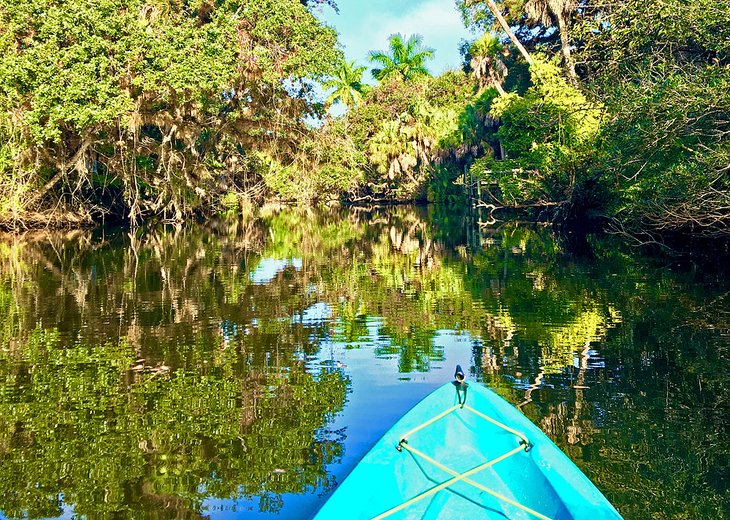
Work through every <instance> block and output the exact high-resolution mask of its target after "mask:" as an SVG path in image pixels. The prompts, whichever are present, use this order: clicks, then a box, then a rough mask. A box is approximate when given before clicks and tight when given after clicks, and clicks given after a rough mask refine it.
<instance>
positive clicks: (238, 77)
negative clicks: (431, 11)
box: [0, 0, 730, 237]
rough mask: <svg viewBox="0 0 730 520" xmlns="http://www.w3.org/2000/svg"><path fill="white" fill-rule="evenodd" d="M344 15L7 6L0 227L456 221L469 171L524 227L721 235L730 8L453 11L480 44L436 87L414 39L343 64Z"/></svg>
mask: <svg viewBox="0 0 730 520" xmlns="http://www.w3.org/2000/svg"><path fill="white" fill-rule="evenodd" d="M336 8H337V6H336V5H335V3H334V2H333V1H331V0H301V1H300V0H66V1H64V2H60V1H58V0H20V1H18V0H13V1H9V0H0V27H1V29H0V56H1V57H0V90H1V93H0V104H1V106H0V170H2V173H1V175H2V177H1V179H2V180H1V181H0V221H1V222H2V225H3V226H4V227H6V228H13V227H16V228H17V227H25V226H31V225H36V224H48V223H51V224H54V225H81V224H87V223H92V222H100V221H102V220H122V219H124V220H127V221H129V222H130V223H131V224H132V225H134V224H136V223H139V222H141V221H142V220H144V219H149V218H159V219H163V220H181V219H184V218H186V217H188V216H190V215H193V214H198V213H204V214H211V213H216V212H234V213H235V212H239V211H245V210H246V209H247V208H251V207H253V206H256V205H257V204H259V203H260V202H261V201H262V200H264V199H270V198H278V199H281V200H285V201H296V202H300V203H304V202H307V203H308V202H331V201H337V202H362V201H391V202H406V201H425V200H430V201H434V202H444V203H450V204H463V201H464V197H463V188H464V179H465V175H464V172H465V170H468V171H469V173H470V175H469V176H466V177H469V178H472V177H473V178H481V179H484V180H486V181H487V182H488V183H489V186H490V189H489V191H488V195H489V197H488V198H489V200H486V201H485V202H486V203H489V204H492V205H493V206H495V207H496V208H505V207H507V208H516V209H521V210H525V211H527V212H532V216H533V217H535V218H536V217H538V216H541V218H549V219H551V220H554V221H570V220H573V221H574V220H579V221H584V220H586V219H594V218H598V219H600V220H601V221H603V222H605V223H608V224H609V225H612V226H614V227H616V228H618V229H622V230H625V231H628V232H631V233H633V234H635V235H637V236H638V235H640V234H642V233H651V234H652V235H653V236H656V235H657V234H662V233H681V234H688V235H695V236H710V237H716V236H723V235H724V236H727V235H728V222H729V221H730V195H728V183H729V181H728V171H729V170H730V3H728V0H713V1H710V0H695V1H694V2H691V3H687V2H682V1H680V0H665V1H662V2H641V1H638V0H619V1H611V2H608V1H604V0H596V1H593V2H586V1H584V0H575V1H574V0H527V1H525V0H502V1H500V2H498V1H496V0H458V1H457V5H456V7H455V8H458V9H460V10H461V12H462V14H463V18H464V22H465V23H466V24H467V26H469V27H471V28H473V29H474V34H475V35H476V36H475V39H474V41H471V42H464V44H463V48H462V54H463V57H464V60H463V64H462V67H461V68H460V69H458V70H452V71H448V72H446V73H444V74H442V75H440V76H436V77H434V76H432V75H431V74H430V72H429V67H428V62H429V59H430V58H431V57H432V55H433V50H432V49H430V48H429V47H428V42H425V41H422V39H421V38H420V37H419V36H418V35H393V36H392V37H391V40H390V48H389V49H379V50H378V49H374V50H373V51H372V52H371V54H370V56H368V57H362V59H363V63H362V64H359V63H357V62H353V61H348V60H346V59H345V57H344V54H343V52H342V50H341V49H340V47H339V45H338V41H337V34H336V32H335V30H334V29H332V28H331V27H328V26H326V25H325V24H324V23H323V22H321V21H320V20H319V19H318V18H317V16H316V14H317V13H316V11H317V10H318V9H336ZM479 35H481V36H479ZM367 67H372V69H373V70H372V75H373V77H374V78H375V81H376V83H375V84H374V85H369V84H368V83H367V82H366V81H365V79H364V78H363V73H364V72H365V70H366V68H367ZM318 85H321V86H322V87H323V88H324V89H325V95H324V96H323V95H321V89H319V88H318ZM327 96H329V97H327ZM325 97H326V98H327V99H326V101H323V98H325ZM334 103H342V104H345V105H347V107H348V110H347V112H346V113H345V115H343V116H339V117H334V116H332V115H330V113H329V108H330V106H331V105H332V104H334Z"/></svg>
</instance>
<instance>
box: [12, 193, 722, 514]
mask: <svg viewBox="0 0 730 520" xmlns="http://www.w3.org/2000/svg"><path fill="white" fill-rule="evenodd" d="M729 294H730V283H729V282H728V280H727V275H726V273H725V272H724V271H723V269H721V268H719V267H718V268H717V269H712V268H709V269H708V268H698V267H696V266H692V265H683V264H682V265H677V264H676V263H675V262H673V261H672V260H671V259H667V258H662V259H659V258H652V257H644V256H641V254H640V253H639V251H638V250H636V249H632V248H631V247H630V245H628V244H625V243H624V242H622V241H621V240H620V239H619V238H617V237H610V236H607V237H606V236H604V237H598V236H589V237H587V239H583V237H573V236H572V235H561V234H558V233H556V232H555V231H553V230H551V229H550V228H546V227H539V226H534V225H522V224H518V223H509V222H506V223H504V222H502V223H500V222H498V223H495V224H494V225H492V226H490V227H487V228H484V229H483V230H482V231H481V232H480V233H475V230H474V229H472V228H470V227H469V226H468V225H467V224H466V221H465V218H464V216H463V215H458V214H457V215H454V214H453V213H450V212H449V211H447V210H446V209H444V208H439V207H429V208H413V207H395V208H388V209H375V210H369V211H365V210H331V211H315V210H293V209H281V208H279V209H277V208H266V209H264V210H262V211H261V213H260V214H259V215H257V217H256V218H249V219H245V220H237V219H233V220H231V219H227V220H225V219H222V220H217V221H211V222H207V223H195V222H189V223H186V224H185V225H181V226H174V225H157V226H149V227H146V228H142V229H138V230H135V231H132V232H130V231H129V230H125V229H98V230H93V231H70V232H56V233H53V232H43V233H40V232H35V233H28V234H27V235H25V236H22V237H5V238H4V239H3V240H2V241H0V318H1V319H2V321H1V322H0V517H1V518H74V517H78V516H81V517H85V518H135V519H137V518H139V519H142V518H150V519H152V518H154V519H158V518H159V519H162V518H202V517H209V518H212V519H230V518H303V519H306V518H311V517H312V516H313V515H314V514H315V513H316V511H317V509H318V508H319V507H320V506H321V505H322V503H323V502H324V501H325V500H326V499H327V496H328V495H329V494H330V493H331V492H332V491H333V489H334V487H335V486H336V484H337V483H338V482H341V481H342V479H343V478H344V477H345V476H346V475H347V473H348V472H349V471H350V470H351V469H352V468H353V467H354V465H355V464H356V463H357V461H358V460H359V459H360V458H361V457H362V456H363V455H364V454H365V452H366V451H367V450H368V449H369V447H370V446H372V444H374V443H375V441H376V440H377V439H378V438H379V437H380V436H381V435H382V434H383V433H384V432H385V431H386V430H387V429H388V428H389V427H390V426H391V425H392V424H393V422H394V421H395V420H396V419H397V418H398V417H400V416H401V415H402V414H403V413H405V412H406V411H407V410H408V409H409V408H410V407H411V406H413V405H414V404H415V403H417V402H418V401H419V400H420V399H422V398H423V397H424V396H426V395H427V394H428V393H429V392H430V391H431V390H433V389H434V388H436V387H437V386H439V385H441V384H443V383H445V382H447V381H449V380H450V379H451V378H452V376H453V371H454V367H455V365H456V364H461V365H462V366H463V367H464V368H465V369H466V368H467V367H468V377H469V379H471V380H472V381H475V382H477V383H484V384H487V385H489V386H490V387H491V388H493V389H494V390H495V391H497V392H498V393H499V394H500V395H502V396H503V397H505V398H506V399H507V400H508V401H510V402H512V403H513V404H515V405H517V406H518V407H519V408H520V409H521V410H522V412H523V413H525V414H526V415H527V416H528V417H529V418H530V419H531V420H532V421H533V422H534V423H536V424H537V425H538V426H539V427H540V428H541V429H542V430H543V431H545V432H546V433H547V434H548V435H549V436H550V438H551V439H553V440H554V441H555V442H556V444H557V445H558V446H559V447H560V448H561V449H562V450H563V451H564V452H565V453H567V455H568V456H569V457H570V458H571V459H572V460H573V461H574V462H575V463H576V464H577V465H578V466H579V467H580V468H581V469H582V470H583V472H584V473H586V475H588V477H589V478H591V479H592V480H593V482H594V483H595V484H596V485H597V486H598V487H599V489H601V490H602V491H603V493H604V494H605V495H606V496H607V497H608V498H609V500H610V501H611V502H612V503H613V504H614V505H615V506H616V508H617V509H618V510H619V511H620V512H621V513H622V515H623V516H624V517H626V518H652V519H657V518H723V517H726V516H727V517H730V506H729V505H728V504H730V490H729V489H730V475H729V472H728V462H729V460H728V459H729V453H730V439H729V435H728V422H730V414H729V413H728V411H729V408H730V403H729V400H728V395H729V394H728V392H729V390H730V388H729V386H730V376H728V369H729V368H730V365H729V364H728V359H729V357H730V355H729V346H730V295H729Z"/></svg>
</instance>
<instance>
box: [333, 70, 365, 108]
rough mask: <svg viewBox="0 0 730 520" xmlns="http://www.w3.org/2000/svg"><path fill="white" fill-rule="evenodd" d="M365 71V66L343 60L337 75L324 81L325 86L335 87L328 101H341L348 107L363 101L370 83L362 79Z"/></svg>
mask: <svg viewBox="0 0 730 520" xmlns="http://www.w3.org/2000/svg"><path fill="white" fill-rule="evenodd" d="M363 72H365V67H364V66H362V67H358V66H356V65H355V62H354V61H343V62H342V63H341V64H340V68H339V69H338V70H337V73H336V74H335V76H333V77H332V78H330V79H328V80H326V81H324V82H323V83H322V87H323V88H325V89H328V90H329V89H334V91H333V92H332V93H331V94H330V95H329V97H328V98H327V101H326V103H328V104H331V103H338V102H339V103H342V104H343V105H345V106H346V107H348V108H351V107H354V106H356V105H358V104H359V103H361V102H362V97H363V94H365V93H366V92H367V90H368V85H367V84H366V83H363V81H362V74H363Z"/></svg>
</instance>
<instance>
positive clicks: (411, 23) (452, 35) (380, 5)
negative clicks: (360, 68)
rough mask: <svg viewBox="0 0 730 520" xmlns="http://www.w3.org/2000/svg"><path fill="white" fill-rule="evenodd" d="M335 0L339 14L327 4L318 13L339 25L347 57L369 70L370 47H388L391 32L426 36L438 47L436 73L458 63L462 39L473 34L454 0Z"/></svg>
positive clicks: (432, 63) (425, 39) (431, 66)
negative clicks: (462, 19) (466, 26)
mask: <svg viewBox="0 0 730 520" xmlns="http://www.w3.org/2000/svg"><path fill="white" fill-rule="evenodd" d="M335 1H336V2H337V5H338V6H339V8H340V14H336V13H335V12H334V11H333V10H332V9H331V8H329V7H324V8H322V10H321V11H320V12H319V13H318V16H319V17H320V18H321V19H323V20H324V21H325V22H326V23H327V24H328V25H331V26H333V27H334V28H335V29H337V32H339V34H340V42H341V43H342V45H343V46H344V50H345V55H346V57H347V59H350V60H355V61H356V62H357V63H358V64H359V65H366V66H367V67H368V69H367V70H368V71H369V70H370V68H371V64H370V62H369V60H368V59H367V56H368V51H370V50H387V49H388V36H390V35H391V34H393V33H398V32H399V33H401V34H403V35H404V36H406V37H407V36H410V35H411V34H414V33H418V34H421V35H422V36H423V42H424V45H426V46H427V47H431V48H432V49H434V50H435V51H436V52H435V55H434V59H433V60H431V61H430V62H429V69H430V70H431V73H432V74H434V75H437V74H440V73H441V72H443V71H445V70H447V69H450V68H457V67H459V66H460V64H461V57H460V55H459V42H460V41H461V40H463V39H472V38H474V36H473V35H472V34H471V33H470V32H469V31H468V30H467V29H466V28H465V27H464V25H463V23H462V21H461V16H460V15H459V13H458V11H457V10H456V3H455V2H454V0H335ZM368 76H369V74H368Z"/></svg>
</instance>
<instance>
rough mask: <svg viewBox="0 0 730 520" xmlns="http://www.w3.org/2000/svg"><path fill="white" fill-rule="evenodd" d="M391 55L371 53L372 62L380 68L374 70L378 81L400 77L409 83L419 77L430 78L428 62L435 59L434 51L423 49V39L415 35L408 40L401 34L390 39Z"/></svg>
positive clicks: (373, 72)
mask: <svg viewBox="0 0 730 520" xmlns="http://www.w3.org/2000/svg"><path fill="white" fill-rule="evenodd" d="M389 45H390V54H388V53H387V52H383V51H370V61H372V62H374V63H377V64H379V65H380V67H377V68H374V69H372V71H371V72H372V75H373V77H374V78H375V79H377V80H378V81H386V80H388V79H391V78H393V77H398V78H400V79H402V80H403V81H408V80H411V79H414V78H417V77H419V76H430V75H431V74H430V73H429V72H428V69H427V68H426V60H428V59H429V58H432V57H433V53H434V51H433V49H428V48H423V37H422V36H421V35H420V34H413V35H411V36H410V37H409V38H408V39H407V40H406V39H404V37H403V35H401V34H393V35H391V36H390V38H389Z"/></svg>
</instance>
